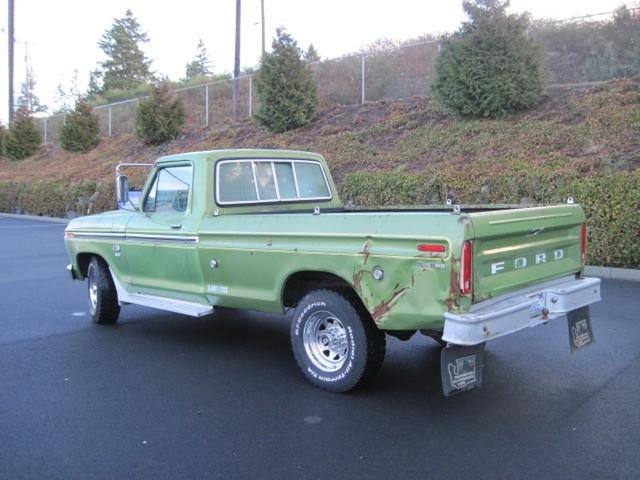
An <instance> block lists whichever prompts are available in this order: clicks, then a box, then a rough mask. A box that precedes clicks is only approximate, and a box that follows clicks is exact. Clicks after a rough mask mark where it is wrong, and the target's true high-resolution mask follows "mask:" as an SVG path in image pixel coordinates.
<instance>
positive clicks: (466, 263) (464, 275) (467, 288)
mask: <svg viewBox="0 0 640 480" xmlns="http://www.w3.org/2000/svg"><path fill="white" fill-rule="evenodd" d="M472 256H473V245H472V243H471V242H470V241H468V240H467V241H466V242H464V243H463V244H462V258H461V259H460V291H461V293H462V294H463V295H468V294H470V293H471V257H472Z"/></svg>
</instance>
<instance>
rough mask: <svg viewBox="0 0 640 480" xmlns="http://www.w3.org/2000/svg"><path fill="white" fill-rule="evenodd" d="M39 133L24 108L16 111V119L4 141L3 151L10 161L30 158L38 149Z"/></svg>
mask: <svg viewBox="0 0 640 480" xmlns="http://www.w3.org/2000/svg"><path fill="white" fill-rule="evenodd" d="M40 142H41V139H40V132H39V131H38V127H37V126H36V124H35V122H34V121H33V118H32V117H31V115H30V114H29V111H28V110H27V108H26V107H20V108H19V109H18V110H17V111H16V118H15V120H14V121H13V122H11V127H10V128H9V131H8V133H7V135H6V136H5V139H4V150H5V153H6V155H7V157H9V158H10V159H12V160H22V159H23V158H27V157H30V156H31V155H33V154H34V153H36V152H37V151H38V148H39V147H40Z"/></svg>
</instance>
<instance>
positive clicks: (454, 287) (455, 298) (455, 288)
mask: <svg viewBox="0 0 640 480" xmlns="http://www.w3.org/2000/svg"><path fill="white" fill-rule="evenodd" d="M457 262H458V259H457V258H455V257H454V256H451V280H450V287H449V298H447V299H446V300H445V301H444V303H446V304H447V309H448V310H449V311H451V310H453V309H454V308H455V309H457V308H459V307H460V296H461V295H462V291H461V290H460V279H459V278H458V272H457V271H456V268H455V266H456V263H457Z"/></svg>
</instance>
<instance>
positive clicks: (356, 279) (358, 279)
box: [353, 270, 365, 291]
mask: <svg viewBox="0 0 640 480" xmlns="http://www.w3.org/2000/svg"><path fill="white" fill-rule="evenodd" d="M364 272H365V271H364V270H360V271H358V272H356V273H354V275H353V286H354V288H355V289H356V290H357V291H360V287H362V274H363V273H364Z"/></svg>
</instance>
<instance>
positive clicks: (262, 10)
mask: <svg viewBox="0 0 640 480" xmlns="http://www.w3.org/2000/svg"><path fill="white" fill-rule="evenodd" d="M260 15H261V16H262V20H261V21H260V25H261V26H262V56H264V52H265V50H264V0H260Z"/></svg>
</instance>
